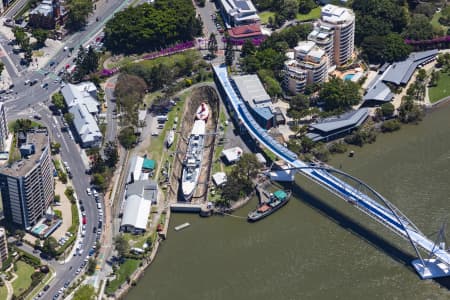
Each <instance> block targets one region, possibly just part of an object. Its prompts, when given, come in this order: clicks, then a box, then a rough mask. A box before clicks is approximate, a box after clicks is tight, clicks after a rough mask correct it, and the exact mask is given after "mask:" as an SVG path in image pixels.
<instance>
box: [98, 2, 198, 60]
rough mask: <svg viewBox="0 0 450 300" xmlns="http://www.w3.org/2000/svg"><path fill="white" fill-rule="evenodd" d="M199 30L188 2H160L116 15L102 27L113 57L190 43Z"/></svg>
mask: <svg viewBox="0 0 450 300" xmlns="http://www.w3.org/2000/svg"><path fill="white" fill-rule="evenodd" d="M131 20H132V22H130V21H131ZM201 29H202V22H201V20H200V19H199V18H197V17H196V13H195V8H194V5H193V3H192V2H191V1H184V0H159V1H157V3H152V4H148V3H144V4H141V5H136V6H129V7H127V8H125V9H123V10H121V11H119V12H117V13H116V14H115V15H114V17H113V18H111V20H109V21H108V22H107V23H106V25H105V30H104V31H105V42H104V43H105V47H106V48H107V49H108V50H111V51H112V52H113V53H137V52H144V51H152V50H156V49H160V48H165V47H167V46H169V45H173V44H175V43H179V42H180V41H190V40H192V39H193V38H194V37H195V36H198V35H200V33H201Z"/></svg>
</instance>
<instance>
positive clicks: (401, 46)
mask: <svg viewBox="0 0 450 300" xmlns="http://www.w3.org/2000/svg"><path fill="white" fill-rule="evenodd" d="M361 47H362V48H363V55H364V56H365V57H366V58H367V59H368V60H369V62H371V63H385V62H394V61H400V60H403V59H405V58H406V57H408V55H409V53H411V50H412V47H411V46H409V45H407V44H405V42H404V41H403V38H402V37H401V36H400V35H399V34H397V33H389V34H387V35H373V36H368V37H366V38H365V39H364V41H363V42H362V44H361Z"/></svg>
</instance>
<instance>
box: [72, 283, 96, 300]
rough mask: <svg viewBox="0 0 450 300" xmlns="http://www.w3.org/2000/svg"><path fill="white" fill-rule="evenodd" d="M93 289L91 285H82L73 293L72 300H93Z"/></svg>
mask: <svg viewBox="0 0 450 300" xmlns="http://www.w3.org/2000/svg"><path fill="white" fill-rule="evenodd" d="M93 299H95V289H94V287H93V286H92V285H87V284H86V285H82V286H80V287H79V288H78V289H77V290H76V291H75V293H74V294H73V300H93Z"/></svg>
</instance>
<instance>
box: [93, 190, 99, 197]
mask: <svg viewBox="0 0 450 300" xmlns="http://www.w3.org/2000/svg"><path fill="white" fill-rule="evenodd" d="M91 190H92V194H94V197H98V192H97V190H96V189H91Z"/></svg>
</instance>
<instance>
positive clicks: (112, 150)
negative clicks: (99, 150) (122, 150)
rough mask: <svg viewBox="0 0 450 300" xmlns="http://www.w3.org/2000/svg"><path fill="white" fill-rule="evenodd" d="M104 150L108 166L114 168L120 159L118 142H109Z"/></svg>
mask: <svg viewBox="0 0 450 300" xmlns="http://www.w3.org/2000/svg"><path fill="white" fill-rule="evenodd" d="M103 151H104V154H105V157H106V158H105V160H106V164H107V165H108V167H110V168H113V167H114V166H115V165H116V163H117V162H118V161H119V152H118V151H117V145H116V143H114V142H107V143H106V145H105V148H104V149H103Z"/></svg>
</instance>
